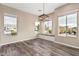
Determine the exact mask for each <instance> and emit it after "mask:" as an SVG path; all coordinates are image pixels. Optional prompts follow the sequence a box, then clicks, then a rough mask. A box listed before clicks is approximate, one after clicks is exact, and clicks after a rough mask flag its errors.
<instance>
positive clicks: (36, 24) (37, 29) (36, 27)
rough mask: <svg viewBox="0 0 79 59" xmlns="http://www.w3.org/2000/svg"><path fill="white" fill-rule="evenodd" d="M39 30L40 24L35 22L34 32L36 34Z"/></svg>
mask: <svg viewBox="0 0 79 59" xmlns="http://www.w3.org/2000/svg"><path fill="white" fill-rule="evenodd" d="M39 30H40V22H39V21H36V22H35V32H36V33H38V32H39Z"/></svg>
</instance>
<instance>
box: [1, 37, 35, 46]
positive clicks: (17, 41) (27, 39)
mask: <svg viewBox="0 0 79 59" xmlns="http://www.w3.org/2000/svg"><path fill="white" fill-rule="evenodd" d="M26 39H27V40H33V39H35V37H34V38H26ZM26 39H23V40H17V41H14V42H9V43H5V44H0V47H2V46H3V45H7V44H12V43H17V42H22V41H27V40H26Z"/></svg>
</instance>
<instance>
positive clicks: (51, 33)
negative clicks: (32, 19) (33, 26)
mask: <svg viewBox="0 0 79 59" xmlns="http://www.w3.org/2000/svg"><path fill="white" fill-rule="evenodd" d="M46 21H51V22H52V26H51V27H52V28H51V33H45V32H44V34H47V35H50V34H52V30H53V21H52V20H44V21H43V25H44V31H46V30H45V24H44V22H46Z"/></svg>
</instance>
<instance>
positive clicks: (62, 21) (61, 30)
mask: <svg viewBox="0 0 79 59" xmlns="http://www.w3.org/2000/svg"><path fill="white" fill-rule="evenodd" d="M58 23H59V30H58V32H59V34H58V35H60V36H66V16H62V17H59V18H58Z"/></svg>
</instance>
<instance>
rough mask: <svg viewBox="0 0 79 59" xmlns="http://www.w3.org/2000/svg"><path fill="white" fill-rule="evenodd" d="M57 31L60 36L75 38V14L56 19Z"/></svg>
mask: <svg viewBox="0 0 79 59" xmlns="http://www.w3.org/2000/svg"><path fill="white" fill-rule="evenodd" d="M58 25H59V30H58V34H59V35H61V36H71V37H76V36H77V13H73V14H69V15H66V16H61V17H59V18H58Z"/></svg>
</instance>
